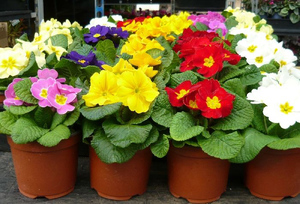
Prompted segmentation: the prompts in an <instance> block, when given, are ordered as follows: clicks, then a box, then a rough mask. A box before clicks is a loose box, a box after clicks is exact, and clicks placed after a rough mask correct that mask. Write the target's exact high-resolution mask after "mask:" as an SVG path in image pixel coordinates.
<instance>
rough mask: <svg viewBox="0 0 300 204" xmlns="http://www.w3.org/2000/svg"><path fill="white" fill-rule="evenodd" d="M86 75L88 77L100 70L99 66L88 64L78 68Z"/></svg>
mask: <svg viewBox="0 0 300 204" xmlns="http://www.w3.org/2000/svg"><path fill="white" fill-rule="evenodd" d="M80 69H81V70H82V71H83V72H84V73H85V75H86V77H87V78H88V79H89V78H90V77H91V76H92V75H93V74H94V73H95V72H100V68H99V67H97V66H94V65H89V66H86V67H81V68H80Z"/></svg>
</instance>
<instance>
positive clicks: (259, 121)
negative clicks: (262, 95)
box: [251, 104, 267, 134]
mask: <svg viewBox="0 0 300 204" xmlns="http://www.w3.org/2000/svg"><path fill="white" fill-rule="evenodd" d="M251 106H252V108H253V111H254V117H253V121H252V127H253V128H254V129H256V130H258V131H260V132H262V133H264V134H267V129H266V118H265V116H264V114H263V109H264V105H263V104H251Z"/></svg>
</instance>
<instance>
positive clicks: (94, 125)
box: [82, 119, 102, 144]
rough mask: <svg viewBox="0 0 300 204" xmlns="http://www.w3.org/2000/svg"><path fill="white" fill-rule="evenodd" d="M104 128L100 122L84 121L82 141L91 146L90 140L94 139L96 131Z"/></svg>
mask: <svg viewBox="0 0 300 204" xmlns="http://www.w3.org/2000/svg"><path fill="white" fill-rule="evenodd" d="M98 128H102V126H101V123H99V121H91V120H87V119H84V120H83V123H82V141H83V142H84V143H86V144H89V138H91V137H92V135H93V133H94V132H95V131H96V129H98Z"/></svg>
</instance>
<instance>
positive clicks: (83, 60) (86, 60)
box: [64, 51, 105, 69]
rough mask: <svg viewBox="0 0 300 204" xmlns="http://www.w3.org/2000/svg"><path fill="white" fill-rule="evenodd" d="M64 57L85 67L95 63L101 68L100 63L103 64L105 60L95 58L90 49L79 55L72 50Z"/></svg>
mask: <svg viewBox="0 0 300 204" xmlns="http://www.w3.org/2000/svg"><path fill="white" fill-rule="evenodd" d="M64 58H66V59H69V60H72V61H73V62H75V63H76V64H79V65H80V66H82V67H86V66H88V65H95V66H98V67H100V68H101V69H102V65H103V64H105V62H103V61H100V60H97V58H96V55H95V54H94V53H93V52H92V51H91V52H89V54H88V55H87V56H85V55H81V54H79V53H77V52H76V51H72V52H70V53H69V54H67V55H66V56H65V57H64Z"/></svg>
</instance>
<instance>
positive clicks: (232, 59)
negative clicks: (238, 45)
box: [223, 49, 241, 65]
mask: <svg viewBox="0 0 300 204" xmlns="http://www.w3.org/2000/svg"><path fill="white" fill-rule="evenodd" d="M223 60H224V61H228V62H229V63H230V64H232V65H236V64H237V63H239V61H240V60H241V56H240V55H238V54H233V53H231V52H229V51H228V50H226V49H223Z"/></svg>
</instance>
